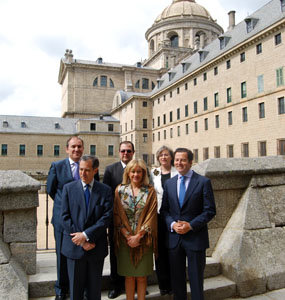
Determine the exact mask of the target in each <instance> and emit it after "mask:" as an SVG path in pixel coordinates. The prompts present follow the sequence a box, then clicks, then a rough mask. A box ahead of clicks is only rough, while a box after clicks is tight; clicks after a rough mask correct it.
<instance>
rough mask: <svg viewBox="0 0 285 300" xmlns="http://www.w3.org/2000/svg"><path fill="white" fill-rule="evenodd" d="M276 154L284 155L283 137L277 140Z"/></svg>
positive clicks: (284, 144) (284, 142) (284, 140)
mask: <svg viewBox="0 0 285 300" xmlns="http://www.w3.org/2000/svg"><path fill="white" fill-rule="evenodd" d="M277 155H285V139H280V140H277Z"/></svg>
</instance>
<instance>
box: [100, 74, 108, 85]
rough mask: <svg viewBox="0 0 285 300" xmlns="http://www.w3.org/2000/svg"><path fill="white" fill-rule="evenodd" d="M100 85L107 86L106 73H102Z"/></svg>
mask: <svg viewBox="0 0 285 300" xmlns="http://www.w3.org/2000/svg"><path fill="white" fill-rule="evenodd" d="M100 79H101V80H100V85H101V86H103V87H106V86H107V76H104V75H102V76H101V77H100Z"/></svg>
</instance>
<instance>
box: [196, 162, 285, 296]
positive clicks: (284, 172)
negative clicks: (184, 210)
mask: <svg viewBox="0 0 285 300" xmlns="http://www.w3.org/2000/svg"><path fill="white" fill-rule="evenodd" d="M193 169H194V170H196V171H197V172H198V173H200V174H202V175H205V176H207V177H209V178H211V181H212V185H213V189H214V194H215V200H216V206H217V215H216V217H215V218H214V219H213V220H212V221H211V222H210V223H209V233H210V243H211V248H210V249H209V250H208V255H212V256H213V257H214V258H216V259H217V260H219V261H220V262H221V265H222V269H223V274H224V275H225V276H227V277H228V278H230V279H231V280H233V281H235V282H236V284H237V291H238V293H239V295H240V296H242V297H248V296H251V295H255V294H261V293H264V292H265V291H266V290H274V289H279V288H284V287H285V258H284V249H285V157H284V156H275V157H264V158H261V157H260V158H248V159H212V160H207V161H205V162H203V163H202V164H199V165H196V166H195V167H194V168H193Z"/></svg>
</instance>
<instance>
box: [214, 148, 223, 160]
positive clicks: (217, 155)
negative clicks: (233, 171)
mask: <svg viewBox="0 0 285 300" xmlns="http://www.w3.org/2000/svg"><path fill="white" fill-rule="evenodd" d="M214 157H215V158H220V157H221V148H220V146H215V147H214Z"/></svg>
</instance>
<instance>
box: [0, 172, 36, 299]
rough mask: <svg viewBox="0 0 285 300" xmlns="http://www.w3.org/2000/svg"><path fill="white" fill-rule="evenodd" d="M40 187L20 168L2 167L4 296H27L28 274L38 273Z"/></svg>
mask: <svg viewBox="0 0 285 300" xmlns="http://www.w3.org/2000/svg"><path fill="white" fill-rule="evenodd" d="M39 189H40V183H39V182H37V181H36V180H34V179H32V178H31V177H29V176H28V175H26V174H24V173H22V172H21V171H0V293H1V299H4V298H5V299H13V300H18V299H19V300H23V299H28V280H27V275H30V274H35V273H36V247H37V238H36V237H37V235H36V229H37V206H38V190H39Z"/></svg>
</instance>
